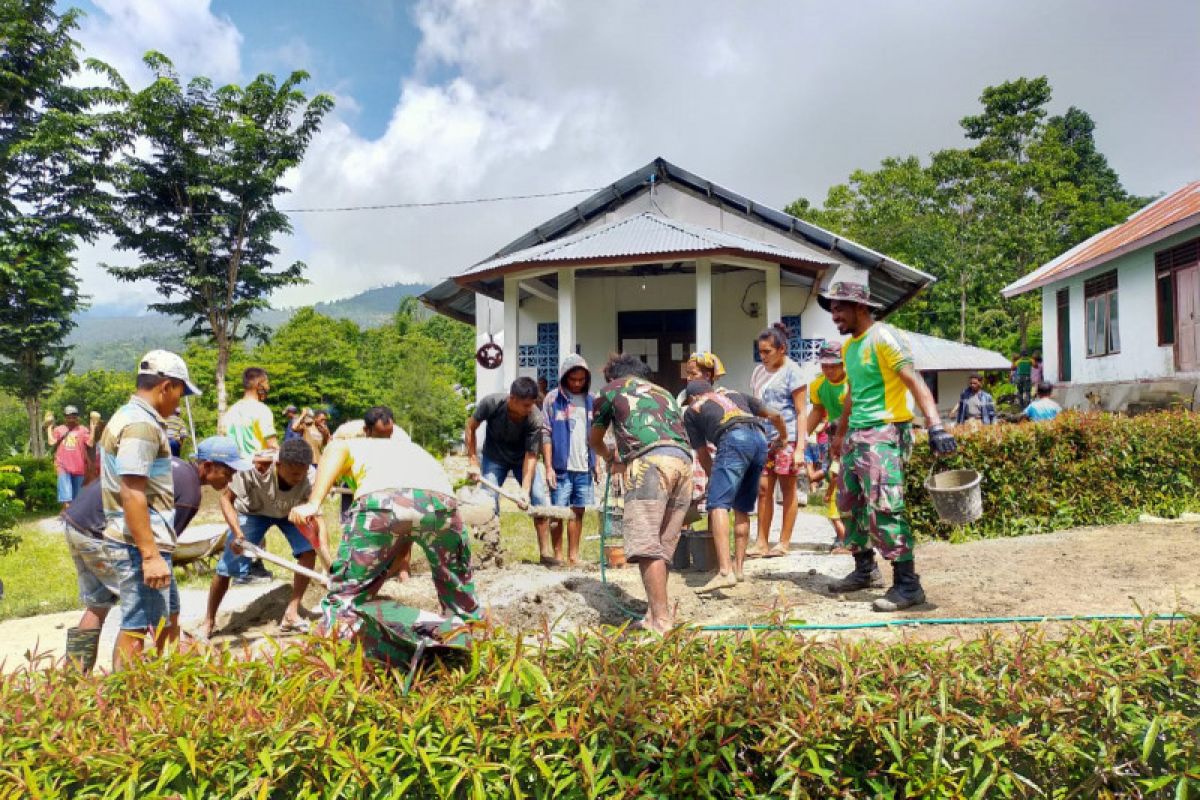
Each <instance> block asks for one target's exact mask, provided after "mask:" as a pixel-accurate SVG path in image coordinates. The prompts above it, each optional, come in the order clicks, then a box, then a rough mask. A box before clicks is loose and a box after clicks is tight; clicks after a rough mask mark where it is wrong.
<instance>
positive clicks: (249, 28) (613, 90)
mask: <svg viewBox="0 0 1200 800" xmlns="http://www.w3.org/2000/svg"><path fill="white" fill-rule="evenodd" d="M83 5H84V8H85V10H86V11H87V12H88V18H87V19H86V20H85V21H84V23H83V25H82V27H81V30H80V31H79V36H78V38H79V39H80V41H81V42H82V44H83V46H84V49H85V51H86V52H87V54H89V55H95V56H97V57H99V58H101V59H103V60H105V61H107V62H109V63H110V64H112V65H114V66H115V67H117V69H118V70H120V71H121V73H122V74H123V75H125V77H126V78H127V79H128V80H129V81H130V82H131V83H134V84H135V85H136V84H138V83H139V82H140V81H142V80H144V79H145V71H144V69H142V68H141V67H140V58H141V55H142V54H143V53H144V52H145V51H146V50H147V49H157V50H161V51H162V52H165V53H166V54H167V55H168V56H170V57H171V58H172V59H173V61H174V62H175V64H176V66H177V68H178V69H179V70H180V72H181V73H183V74H184V75H185V76H191V75H196V74H204V75H208V76H210V77H212V78H213V79H214V80H216V81H218V82H229V81H239V82H240V81H246V80H248V79H249V78H252V77H253V76H254V75H255V74H257V73H258V72H259V71H263V70H267V71H273V72H278V73H286V72H288V71H290V70H291V69H295V68H304V69H307V70H308V71H309V72H310V73H311V74H312V76H313V79H312V81H311V82H310V83H309V84H308V86H307V89H308V91H310V92H316V91H328V92H331V93H333V94H334V95H335V97H336V98H337V108H336V110H335V111H334V113H333V114H331V115H330V116H329V117H328V118H327V119H326V121H325V124H324V125H323V128H322V130H321V132H320V134H319V135H318V136H317V137H316V138H315V139H314V140H313V142H312V145H311V147H310V148H309V152H308V154H307V157H306V159H305V161H304V163H303V164H302V165H301V166H300V167H299V169H297V170H296V171H295V172H294V173H293V174H291V175H289V176H288V179H287V182H288V185H289V186H290V188H291V189H292V190H293V192H292V194H291V195H290V196H289V197H288V198H287V199H286V200H285V201H284V202H286V204H287V206H289V207H300V208H304V207H313V206H342V205H366V204H377V203H406V202H428V201H432V200H447V199H462V198H471V197H489V196H497V195H510V194H529V193H538V192H555V191H562V190H566V189H577V188H581V187H597V188H598V187H601V186H604V185H606V184H608V183H610V182H612V181H613V180H615V179H617V178H619V177H621V176H623V175H625V174H626V173H628V172H630V171H631V170H633V169H635V168H638V167H640V166H642V165H644V164H646V163H648V162H649V161H650V160H651V159H652V158H654V157H655V156H660V155H661V156H663V157H666V158H667V159H669V160H671V161H673V162H675V163H677V164H679V165H680V166H682V167H684V168H686V169H688V170H690V171H692V172H695V173H698V174H700V175H702V176H704V177H707V178H709V179H711V180H714V181H717V182H719V183H722V184H724V185H726V186H728V187H729V188H731V189H733V190H735V191H738V192H740V193H742V194H745V195H747V196H749V197H752V198H754V199H755V200H756V201H759V202H762V203H767V204H770V205H775V206H783V205H786V204H787V203H788V202H790V201H792V200H794V199H796V198H797V197H800V196H804V197H807V198H809V199H811V200H813V201H816V202H820V201H821V200H823V198H824V197H825V193H826V192H827V191H828V189H829V187H830V186H831V185H833V184H835V183H838V182H841V181H844V180H846V178H847V176H848V175H849V174H850V173H851V172H852V171H853V170H855V169H859V168H871V167H873V166H875V165H877V164H878V163H879V161H880V160H881V159H883V158H885V157H888V156H903V155H910V154H917V155H920V156H923V157H924V156H927V155H928V154H929V153H931V152H933V151H936V150H939V149H941V148H945V147H953V146H960V145H962V144H963V139H962V136H961V131H960V129H959V127H958V120H959V119H960V118H962V117H963V116H965V115H967V114H971V113H974V111H975V110H976V109H977V104H978V97H979V94H980V91H981V90H982V89H983V88H984V87H986V86H988V85H994V84H996V83H999V82H1002V81H1004V80H1009V79H1012V78H1016V77H1020V76H1036V75H1047V76H1048V77H1049V79H1050V81H1051V84H1052V85H1053V87H1054V93H1055V94H1054V100H1053V103H1052V105H1051V110H1052V111H1054V112H1061V111H1064V110H1065V109H1066V108H1067V107H1068V106H1071V105H1074V106H1078V107H1080V108H1083V109H1084V110H1086V111H1087V112H1088V113H1090V114H1091V115H1092V116H1093V118H1094V119H1095V121H1096V124H1097V129H1096V137H1097V141H1098V143H1099V145H1100V148H1101V150H1102V151H1103V152H1104V153H1105V154H1106V155H1107V156H1108V157H1109V160H1110V163H1111V164H1112V165H1113V167H1114V168H1115V169H1116V170H1117V171H1118V173H1119V174H1120V175H1121V177H1122V179H1123V180H1124V182H1125V185H1126V186H1127V188H1129V189H1130V190H1131V191H1134V192H1137V193H1139V194H1157V193H1161V192H1167V191H1171V190H1173V189H1175V188H1178V187H1179V186H1180V185H1182V184H1183V183H1185V182H1187V181H1190V180H1194V179H1197V178H1200V81H1197V79H1196V76H1197V75H1200V48H1198V47H1196V44H1195V34H1196V31H1198V30H1200V3H1197V2H1195V0H1155V2H1151V3H1131V2H1128V1H1127V0H1056V1H1055V2H1053V3H1047V2H1045V1H1044V0H1005V2H1003V3H997V2H992V3H987V2H961V0H856V1H855V2H852V3H846V2H840V0H839V1H837V2H835V1H834V0H829V1H828V2H817V1H816V0H762V1H761V2H754V3H730V2H724V1H723V0H654V1H653V2H651V0H645V1H644V2H635V0H614V2H611V3H597V2H587V1H586V0H578V1H576V0H416V1H415V2H413V3H399V2H390V0H83ZM576 199H577V198H573V197H568V198H561V197H560V198H556V199H550V200H535V201H523V202H510V203H497V204H492V205H487V206H468V207H447V208H440V209H408V210H395V211H386V212H383V211H381V212H362V213H355V214H320V215H304V216H299V215H295V216H293V223H294V225H295V229H296V230H295V234H294V235H293V236H290V237H287V238H286V239H283V240H281V241H280V245H281V248H282V250H283V252H282V254H281V258H284V259H289V260H292V259H299V260H303V261H304V262H305V263H306V264H307V266H308V271H307V274H308V276H309V278H310V283H309V284H308V285H306V286H303V287H297V288H294V289H289V290H286V291H284V292H282V293H280V295H279V296H278V297H277V298H275V300H276V302H278V303H281V304H285V305H293V304H299V303H310V302H316V301H319V300H324V299H331V298H336V297H341V296H346V295H348V294H352V293H354V292H356V291H360V290H362V289H366V288H369V287H371V286H376V285H380V284H386V283H392V282H397V281H405V282H412V281H423V282H432V281H437V280H439V279H441V278H444V277H447V276H449V275H451V274H453V273H455V272H457V271H460V270H462V269H464V268H465V267H467V266H469V265H470V264H472V263H475V262H477V261H479V260H481V259H483V258H486V257H487V256H488V255H490V254H491V253H492V252H494V251H495V250H496V249H497V248H498V247H500V246H502V245H504V244H506V243H507V242H509V241H511V240H512V239H515V238H517V237H518V236H520V235H521V234H522V233H524V232H525V231H526V230H528V229H530V228H532V227H533V226H535V225H537V224H539V223H540V222H542V221H544V220H545V219H547V218H549V217H551V216H554V215H555V214H557V213H559V212H561V211H564V210H566V209H567V208H569V207H570V205H571V204H572V203H573V202H575V201H576ZM110 245H111V243H107V242H100V243H98V244H97V245H96V246H94V247H88V248H84V249H83V251H81V253H80V258H79V265H80V270H81V274H82V275H83V278H84V289H85V291H87V292H88V293H89V294H91V295H92V297H93V298H94V299H95V300H96V301H97V302H101V303H104V302H121V303H126V304H131V305H136V304H137V303H139V302H144V300H145V299H146V298H147V297H148V296H149V295H150V292H151V290H150V288H149V287H136V286H135V287H130V286H128V285H117V284H115V283H114V282H113V281H112V280H111V279H109V278H108V277H107V276H106V275H105V273H104V272H103V270H102V269H101V268H100V267H99V264H100V262H109V263H128V262H129V260H130V258H131V257H130V256H129V255H127V254H121V253H114V252H113V251H112V249H111V246H110Z"/></svg>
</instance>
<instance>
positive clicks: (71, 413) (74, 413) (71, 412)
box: [63, 406, 79, 417]
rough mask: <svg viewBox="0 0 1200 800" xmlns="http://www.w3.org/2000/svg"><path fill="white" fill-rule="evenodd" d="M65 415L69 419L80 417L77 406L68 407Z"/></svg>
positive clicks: (65, 409) (64, 411) (64, 410)
mask: <svg viewBox="0 0 1200 800" xmlns="http://www.w3.org/2000/svg"><path fill="white" fill-rule="evenodd" d="M63 414H64V415H65V416H68V417H78V416H79V409H78V408H76V407H75V406H67V407H66V408H64V409H63Z"/></svg>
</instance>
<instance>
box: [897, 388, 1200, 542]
mask: <svg viewBox="0 0 1200 800" xmlns="http://www.w3.org/2000/svg"><path fill="white" fill-rule="evenodd" d="M956 433H957V432H956ZM958 441H959V454H958V455H956V456H954V457H952V458H950V459H947V460H946V461H944V462H941V463H939V464H938V465H936V466H935V467H934V469H935V470H936V471H941V470H943V469H957V468H959V467H970V468H972V469H975V470H978V471H979V472H981V473H982V474H983V484H982V490H983V518H982V519H981V520H979V521H978V522H976V523H973V524H971V525H966V526H963V527H961V528H957V529H954V528H951V527H950V526H948V525H945V524H943V523H941V522H939V521H938V519H937V513H936V512H935V511H934V509H933V505H932V504H931V503H930V501H929V493H928V492H927V491H926V490H925V487H924V483H925V479H926V477H927V476H928V474H929V469H930V466H931V465H932V464H933V463H934V459H933V457H932V456H931V455H930V453H929V448H928V447H926V446H925V444H924V442H921V443H919V444H918V446H917V447H915V448H914V451H913V459H912V462H911V463H910V467H909V470H908V475H907V485H906V487H905V491H906V493H907V497H908V500H909V511H910V513H911V515H912V522H913V528H914V530H915V531H916V533H917V535H918V536H921V537H925V538H950V539H954V540H962V539H979V538H995V537H1003V536H1021V535H1024V534H1029V533H1042V532H1046V531H1055V530H1061V529H1063V528H1073V527H1078V526H1082V525H1113V524H1118V523H1126V522H1134V521H1135V520H1136V519H1137V518H1138V515H1139V514H1141V513H1149V514H1157V515H1160V516H1167V517H1175V516H1178V515H1179V513H1180V512H1183V511H1189V510H1200V414H1194V413H1191V412H1186V411H1177V412H1158V413H1153V414H1144V415H1141V416H1137V417H1123V416H1118V415H1114V414H1106V413H1100V412H1093V413H1078V412H1067V413H1065V414H1062V415H1060V416H1059V417H1058V418H1057V419H1055V420H1053V421H1051V422H1041V423H1037V424H1032V423H1030V424H1022V425H995V426H991V427H989V428H982V429H980V430H978V431H975V432H972V433H965V434H962V435H960V436H959V438H958Z"/></svg>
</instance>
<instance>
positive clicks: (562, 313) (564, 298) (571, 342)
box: [551, 268, 577, 383]
mask: <svg viewBox="0 0 1200 800" xmlns="http://www.w3.org/2000/svg"><path fill="white" fill-rule="evenodd" d="M576 330H577V326H576V324H575V270H573V269H570V268H567V269H560V270H559V271H558V363H559V364H561V363H562V360H563V359H564V358H566V357H567V356H569V355H571V354H573V353H574V352H575V344H576V338H577V335H576ZM554 371H555V374H557V373H558V369H557V368H556V369H555V370H554ZM551 383H553V381H551Z"/></svg>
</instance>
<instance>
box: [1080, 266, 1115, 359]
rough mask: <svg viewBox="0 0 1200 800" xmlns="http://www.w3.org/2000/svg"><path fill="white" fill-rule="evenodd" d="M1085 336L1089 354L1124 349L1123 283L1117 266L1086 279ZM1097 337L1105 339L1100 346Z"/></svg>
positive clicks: (1084, 299)
mask: <svg viewBox="0 0 1200 800" xmlns="http://www.w3.org/2000/svg"><path fill="white" fill-rule="evenodd" d="M1083 337H1084V340H1083V345H1084V353H1085V354H1086V356H1087V357H1088V358H1104V357H1105V356H1114V355H1119V354H1120V352H1121V313H1120V284H1119V283H1118V281H1117V271H1116V270H1115V269H1114V270H1109V271H1108V272H1105V273H1102V274H1100V275H1096V276H1094V277H1092V278H1088V279H1087V280H1086V281H1084V282H1083ZM1097 339H1103V342H1102V343H1100V344H1099V346H1097Z"/></svg>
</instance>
